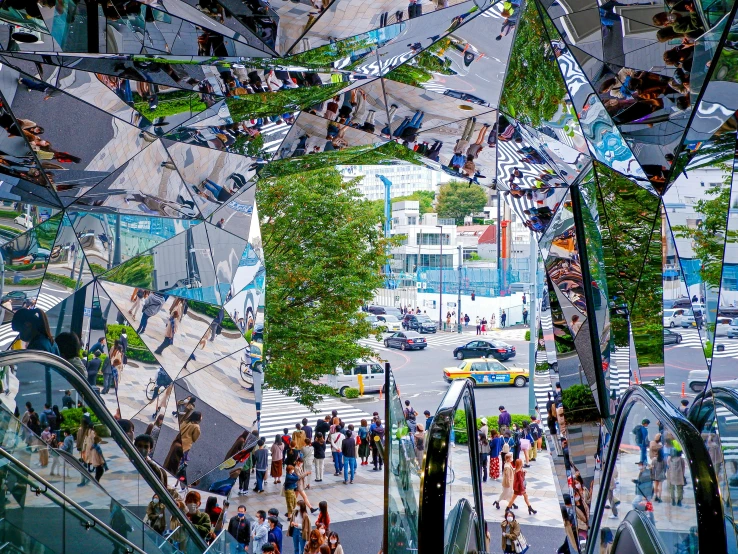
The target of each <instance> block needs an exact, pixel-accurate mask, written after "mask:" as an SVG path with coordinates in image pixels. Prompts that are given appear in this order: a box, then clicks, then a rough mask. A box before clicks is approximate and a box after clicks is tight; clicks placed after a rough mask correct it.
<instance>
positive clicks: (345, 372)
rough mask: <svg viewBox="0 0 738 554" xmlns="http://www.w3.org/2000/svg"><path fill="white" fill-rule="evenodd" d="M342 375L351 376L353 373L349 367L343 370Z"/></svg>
mask: <svg viewBox="0 0 738 554" xmlns="http://www.w3.org/2000/svg"><path fill="white" fill-rule="evenodd" d="M343 374H344V375H353V372H352V370H351V368H350V367H347V368H346V369H344V370H343Z"/></svg>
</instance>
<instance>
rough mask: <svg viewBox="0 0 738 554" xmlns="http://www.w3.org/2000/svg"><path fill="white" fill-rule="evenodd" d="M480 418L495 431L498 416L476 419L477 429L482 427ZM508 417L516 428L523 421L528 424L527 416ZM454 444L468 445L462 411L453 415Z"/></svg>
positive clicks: (464, 418) (528, 418)
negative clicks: (485, 420) (515, 424)
mask: <svg viewBox="0 0 738 554" xmlns="http://www.w3.org/2000/svg"><path fill="white" fill-rule="evenodd" d="M482 417H485V418H486V419H487V426H488V427H489V428H490V429H497V419H498V416H496V415H494V416H479V417H477V429H479V428H480V427H481V426H482ZM510 417H511V418H512V422H513V423H517V425H518V427H522V426H523V422H524V421H527V422H529V423H530V416H529V415H527V414H510ZM538 425H539V426H540V425H541V424H540V423H539V424H538ZM541 430H542V431H543V427H541ZM454 442H455V443H456V444H467V443H468V436H467V432H466V412H465V411H464V410H456V413H455V414H454ZM543 444H544V446H545V444H546V439H545V437H544V442H543Z"/></svg>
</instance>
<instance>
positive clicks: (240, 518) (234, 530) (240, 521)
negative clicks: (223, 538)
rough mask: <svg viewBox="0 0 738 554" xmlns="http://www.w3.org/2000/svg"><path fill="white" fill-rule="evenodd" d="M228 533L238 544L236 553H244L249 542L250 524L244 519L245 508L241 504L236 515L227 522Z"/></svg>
mask: <svg viewBox="0 0 738 554" xmlns="http://www.w3.org/2000/svg"><path fill="white" fill-rule="evenodd" d="M228 533H230V535H231V536H232V537H233V538H234V539H236V542H237V543H238V547H237V548H236V552H246V549H247V548H248V546H249V540H251V522H250V521H249V519H248V518H247V517H246V506H244V505H243V504H242V505H240V506H239V507H238V514H237V515H235V516H233V517H232V518H231V520H230V521H229V522H228Z"/></svg>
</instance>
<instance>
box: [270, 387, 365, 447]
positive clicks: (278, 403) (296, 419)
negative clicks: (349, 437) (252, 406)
mask: <svg viewBox="0 0 738 554" xmlns="http://www.w3.org/2000/svg"><path fill="white" fill-rule="evenodd" d="M315 409H316V411H314V412H313V411H311V410H310V409H309V408H307V407H306V406H303V405H302V404H300V403H299V402H297V400H295V399H294V398H292V397H290V396H287V395H285V394H284V393H282V392H281V391H276V390H265V391H263V393H262V400H261V416H260V418H259V435H260V436H262V437H265V438H266V441H267V445H271V443H272V442H273V440H274V437H275V436H276V435H277V434H278V433H279V434H280V435H281V434H282V432H283V431H284V428H285V427H286V428H287V429H288V430H289V432H290V434H292V432H293V431H294V430H295V424H297V423H301V422H302V420H303V418H307V420H308V422H309V425H310V426H311V427H313V428H315V422H316V421H318V420H319V419H323V418H324V417H325V416H329V415H331V412H332V411H333V410H337V411H338V417H340V418H341V420H342V421H343V422H344V423H345V424H346V425H349V424H353V425H354V427H356V428H358V427H359V425H360V424H361V420H362V419H366V420H367V422H369V421H371V419H372V415H371V414H369V413H367V412H365V411H363V410H360V409H359V408H356V407H354V406H353V405H351V404H345V403H343V402H341V400H340V399H338V398H335V397H332V396H328V397H323V399H322V400H321V401H320V402H319V403H318V404H316V405H315Z"/></svg>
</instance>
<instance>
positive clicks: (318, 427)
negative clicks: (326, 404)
mask: <svg viewBox="0 0 738 554" xmlns="http://www.w3.org/2000/svg"><path fill="white" fill-rule="evenodd" d="M330 420H331V418H330V416H325V417H324V418H323V419H319V420H318V422H317V423H316V424H315V433H316V434H318V433H323V436H324V437H327V436H328V433H330V431H331V424H330V423H329V422H330Z"/></svg>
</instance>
